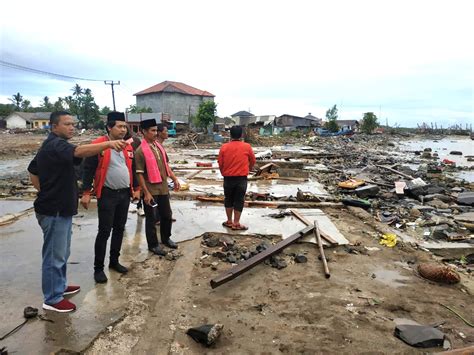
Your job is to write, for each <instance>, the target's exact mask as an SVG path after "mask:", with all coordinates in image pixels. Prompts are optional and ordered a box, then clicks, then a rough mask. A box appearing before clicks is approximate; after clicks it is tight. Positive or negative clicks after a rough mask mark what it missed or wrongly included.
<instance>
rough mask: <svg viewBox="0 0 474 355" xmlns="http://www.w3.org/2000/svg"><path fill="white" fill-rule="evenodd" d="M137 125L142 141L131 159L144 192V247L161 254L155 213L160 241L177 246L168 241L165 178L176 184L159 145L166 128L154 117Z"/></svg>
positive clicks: (166, 180) (162, 149) (169, 209)
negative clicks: (133, 159) (157, 218)
mask: <svg viewBox="0 0 474 355" xmlns="http://www.w3.org/2000/svg"><path fill="white" fill-rule="evenodd" d="M140 128H141V129H142V132H143V140H142V143H141V145H140V147H139V148H138V149H137V152H136V157H135V158H136V168H137V170H136V171H137V177H138V181H139V182H140V186H141V188H142V190H143V194H144V198H143V200H144V202H145V234H146V240H147V243H148V250H150V251H151V252H152V253H153V254H155V255H159V256H164V255H166V252H165V251H164V250H163V249H162V248H161V247H160V245H159V243H158V238H157V236H156V217H157V213H156V212H158V214H159V216H160V237H161V242H162V243H163V244H164V245H166V246H167V247H168V248H171V249H176V248H177V247H178V246H177V245H176V243H175V242H174V241H173V240H171V225H172V211H171V205H170V197H169V189H168V178H170V179H171V180H173V182H174V190H175V191H179V188H180V185H179V181H178V179H177V178H176V176H175V175H174V173H173V171H172V170H171V168H170V166H169V164H168V163H169V159H168V155H167V154H166V151H165V149H164V148H163V146H162V145H161V143H162V142H163V141H164V140H165V139H166V138H167V128H166V127H165V126H164V125H163V124H162V123H160V124H157V123H156V120H155V119H154V118H153V119H148V120H144V121H141V122H140ZM157 138H158V140H157ZM156 209H157V211H156Z"/></svg>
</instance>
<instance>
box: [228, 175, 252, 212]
mask: <svg viewBox="0 0 474 355" xmlns="http://www.w3.org/2000/svg"><path fill="white" fill-rule="evenodd" d="M246 192H247V176H224V206H225V207H226V208H233V209H234V210H236V211H239V212H242V210H243V209H244V202H245V193H246Z"/></svg>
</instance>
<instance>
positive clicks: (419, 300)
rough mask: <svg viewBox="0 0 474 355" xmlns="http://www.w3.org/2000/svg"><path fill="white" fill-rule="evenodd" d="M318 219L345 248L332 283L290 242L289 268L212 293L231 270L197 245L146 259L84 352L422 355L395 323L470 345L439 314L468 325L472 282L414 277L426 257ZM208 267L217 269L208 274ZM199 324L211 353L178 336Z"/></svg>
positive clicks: (340, 216) (304, 247)
mask: <svg viewBox="0 0 474 355" xmlns="http://www.w3.org/2000/svg"><path fill="white" fill-rule="evenodd" d="M326 212H327V213H328V214H329V215H330V216H331V218H332V220H333V221H334V223H335V224H336V225H337V227H338V228H339V229H340V231H341V232H342V233H343V234H344V235H345V236H346V237H347V238H348V239H349V240H350V241H351V243H352V244H353V246H350V247H337V248H332V249H327V250H326V253H327V255H328V257H329V258H330V262H329V267H330V270H331V278H330V279H325V278H324V274H323V271H322V263H321V262H320V261H319V260H318V255H319V252H318V251H317V249H316V247H315V246H314V245H312V244H295V245H292V246H291V247H289V248H287V249H286V250H285V251H284V252H283V256H285V255H286V256H285V258H286V259H287V260H289V261H290V263H289V265H288V267H287V268H284V269H282V270H277V269H275V268H272V267H271V266H270V265H265V264H261V265H259V266H257V267H256V268H254V269H253V270H251V271H249V272H248V273H246V274H244V275H242V276H240V277H238V278H237V279H235V280H233V281H231V282H229V283H227V284H225V285H222V286H220V287H218V288H217V289H214V290H212V289H211V287H210V285H209V281H210V279H211V278H213V277H215V276H216V275H218V274H219V273H220V272H222V271H224V270H226V269H227V268H229V267H230V265H229V264H227V263H223V262H221V261H219V260H218V259H217V258H214V257H211V258H207V259H205V261H202V260H200V258H201V256H202V251H203V250H204V249H206V248H205V247H203V246H202V245H201V238H198V239H195V240H192V241H188V242H185V243H182V244H181V245H180V250H181V252H182V253H183V256H182V257H181V258H179V259H178V260H177V261H168V260H165V259H159V258H156V257H153V258H150V259H148V260H146V261H145V262H143V263H138V264H135V265H134V267H133V269H132V271H131V273H129V275H127V276H126V277H123V278H122V282H123V283H125V284H126V286H127V289H128V292H129V301H130V305H129V309H128V311H127V315H126V316H125V317H124V319H123V320H122V321H121V322H119V323H118V324H117V325H115V326H114V327H112V328H109V329H108V330H106V331H104V332H103V333H102V334H101V335H100V336H99V337H98V338H97V340H96V341H95V342H94V343H93V344H92V345H91V347H90V348H89V349H88V350H87V351H86V353H87V354H100V353H104V352H107V353H112V352H113V353H117V354H126V353H157V354H165V353H177V354H200V353H208V354H275V353H276V354H278V353H283V354H296V353H303V354H315V353H332V354H336V353H337V354H340V353H366V354H367V353H371V354H382V353H407V354H411V353H422V350H418V349H415V348H412V347H409V346H408V345H406V344H404V343H403V342H402V341H401V340H399V339H397V338H395V336H394V335H393V331H394V327H395V324H394V322H393V319H395V318H409V319H412V320H415V321H417V322H419V323H422V324H435V323H440V322H445V323H444V324H443V325H442V326H441V327H440V329H441V330H442V331H443V332H444V333H445V334H446V335H447V336H448V338H449V340H450V342H451V344H452V346H453V347H455V348H459V347H462V346H467V345H468V344H470V343H472V342H474V330H473V329H472V328H470V327H468V326H467V325H466V324H464V323H463V322H462V321H461V320H460V319H459V318H457V317H456V316H455V315H454V314H452V313H451V312H449V311H448V310H446V309H445V308H443V307H442V306H440V303H443V304H446V305H449V306H452V307H454V308H455V309H457V310H458V311H459V312H460V313H461V314H463V315H464V316H465V317H467V318H468V319H470V320H471V321H472V319H473V317H474V312H473V311H472V307H471V305H472V301H473V298H472V293H471V292H472V290H473V288H472V277H469V276H467V275H462V277H463V282H462V283H461V284H458V285H454V286H444V285H438V284H434V283H430V282H428V281H426V280H424V279H421V278H420V277H418V276H417V275H416V272H415V271H414V270H415V267H416V265H417V264H418V263H420V262H424V261H431V260H432V257H431V256H430V254H428V253H426V252H424V251H420V250H415V249H413V248H412V247H410V246H408V245H403V244H402V243H399V244H398V245H397V246H396V247H395V248H386V247H383V246H380V245H379V244H378V240H377V239H376V237H375V235H376V233H375V232H374V230H372V229H371V228H370V227H368V226H367V225H366V224H365V223H364V221H362V220H360V219H359V218H355V217H354V216H352V215H351V214H350V213H349V212H347V211H340V210H332V211H331V210H329V211H326ZM250 231H251V230H250ZM235 240H236V241H237V243H239V237H236V238H235ZM259 242H260V240H259V239H258V238H256V239H255V243H259ZM366 247H369V249H370V248H373V247H377V248H379V250H367V249H366ZM296 252H297V253H305V254H306V256H307V257H308V263H304V264H296V263H293V262H291V257H290V256H288V254H290V253H296ZM213 261H218V265H217V270H213V268H212V267H210V262H213ZM206 323H222V324H223V325H224V331H223V334H222V336H221V338H220V339H219V340H218V342H217V344H215V345H214V346H213V347H211V348H205V347H203V346H202V345H201V344H198V343H195V342H194V341H193V340H192V339H191V338H190V337H188V336H187V335H186V334H185V333H186V330H187V329H188V328H189V327H191V326H196V325H201V324H206ZM432 350H433V351H440V350H441V349H440V348H439V349H432Z"/></svg>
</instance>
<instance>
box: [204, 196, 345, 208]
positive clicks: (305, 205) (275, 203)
mask: <svg viewBox="0 0 474 355" xmlns="http://www.w3.org/2000/svg"><path fill="white" fill-rule="evenodd" d="M196 200H198V201H202V202H217V203H224V197H208V196H197V197H196ZM245 206H247V207H252V206H253V207H270V208H289V207H294V208H320V207H334V208H337V207H344V204H342V203H340V202H295V201H248V200H246V201H245Z"/></svg>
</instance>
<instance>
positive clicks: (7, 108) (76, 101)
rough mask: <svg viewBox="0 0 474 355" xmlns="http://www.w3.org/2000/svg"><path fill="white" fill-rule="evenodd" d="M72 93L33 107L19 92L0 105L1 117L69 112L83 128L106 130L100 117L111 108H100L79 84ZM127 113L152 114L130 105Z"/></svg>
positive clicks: (142, 108) (87, 90)
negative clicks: (16, 114)
mask: <svg viewBox="0 0 474 355" xmlns="http://www.w3.org/2000/svg"><path fill="white" fill-rule="evenodd" d="M71 91H72V94H71V95H68V96H64V97H58V99H57V100H56V101H54V102H53V101H51V99H50V98H49V97H48V96H45V97H43V99H42V101H41V103H40V105H39V106H37V107H35V106H32V105H31V101H30V100H28V99H27V98H25V97H24V96H23V95H21V94H20V93H19V92H18V93H16V94H14V95H12V97H10V98H9V99H8V100H9V101H10V103H9V104H0V117H6V116H8V115H9V114H11V113H13V112H16V111H20V112H52V111H68V112H70V113H71V114H72V115H74V116H77V119H78V121H79V124H80V126H81V127H82V128H86V129H87V128H104V122H103V121H102V120H101V118H100V116H101V115H107V114H108V113H109V112H111V111H112V110H111V108H110V107H108V106H104V107H102V108H100V107H99V105H97V103H96V102H95V98H94V95H93V94H92V90H91V89H88V88H82V87H81V86H80V85H79V84H76V85H75V86H74V87H73V88H72V89H71ZM127 111H128V112H130V113H140V112H152V110H151V108H149V107H137V106H136V105H130V106H129V107H128V109H127Z"/></svg>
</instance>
